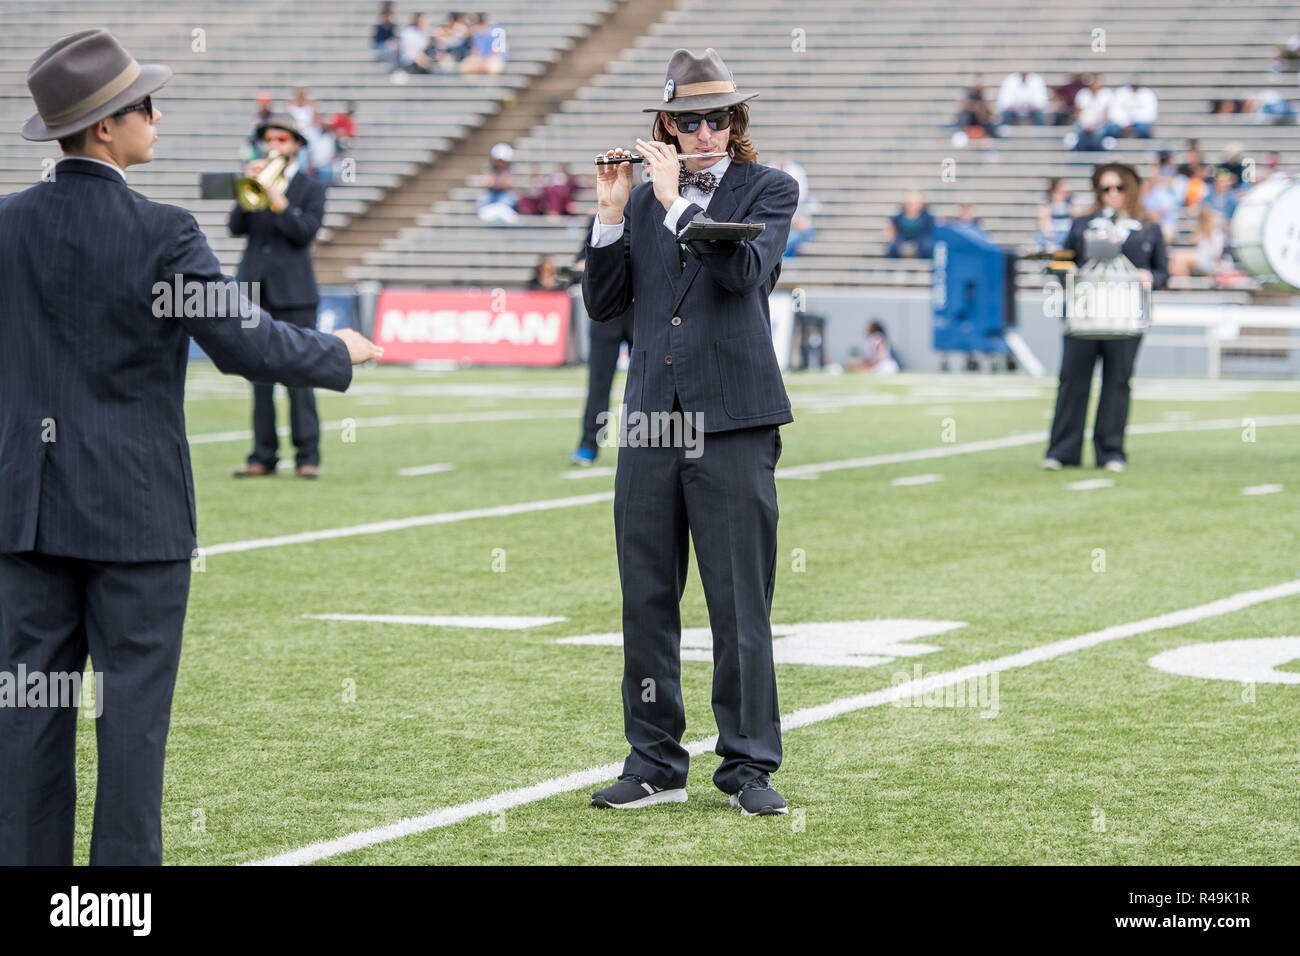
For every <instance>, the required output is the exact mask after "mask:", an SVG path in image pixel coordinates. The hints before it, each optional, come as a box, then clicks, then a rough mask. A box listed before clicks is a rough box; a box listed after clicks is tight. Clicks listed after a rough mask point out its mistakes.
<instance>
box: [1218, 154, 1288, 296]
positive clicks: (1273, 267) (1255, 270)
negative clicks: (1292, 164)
mask: <svg viewBox="0 0 1300 956" xmlns="http://www.w3.org/2000/svg"><path fill="white" fill-rule="evenodd" d="M1231 235H1232V252H1233V255H1234V256H1235V257H1236V259H1237V261H1238V262H1239V263H1241V265H1242V266H1243V267H1244V268H1245V269H1246V271H1248V272H1249V273H1250V274H1251V275H1252V276H1254V277H1255V278H1256V279H1258V280H1259V282H1260V284H1261V285H1263V286H1264V287H1265V288H1268V289H1279V290H1283V291H1288V290H1293V289H1300V183H1298V182H1296V180H1294V179H1292V178H1291V177H1290V176H1287V175H1285V174H1283V173H1275V174H1273V175H1272V176H1270V177H1269V178H1268V179H1267V180H1265V181H1264V182H1262V183H1260V184H1259V185H1258V186H1256V187H1255V188H1254V189H1252V190H1251V191H1250V192H1248V193H1246V195H1245V197H1244V198H1243V199H1242V200H1241V202H1240V203H1238V204H1237V211H1236V212H1235V213H1233V216H1232V226H1231Z"/></svg>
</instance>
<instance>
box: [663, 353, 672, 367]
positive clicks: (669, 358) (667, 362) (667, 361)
mask: <svg viewBox="0 0 1300 956" xmlns="http://www.w3.org/2000/svg"><path fill="white" fill-rule="evenodd" d="M664 364H665V365H672V364H673V357H672V356H671V355H666V356H664Z"/></svg>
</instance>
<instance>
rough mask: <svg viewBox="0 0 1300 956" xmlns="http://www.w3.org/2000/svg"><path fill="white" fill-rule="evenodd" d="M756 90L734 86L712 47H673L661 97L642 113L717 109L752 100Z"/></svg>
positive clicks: (725, 67) (720, 58)
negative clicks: (744, 90) (697, 51)
mask: <svg viewBox="0 0 1300 956" xmlns="http://www.w3.org/2000/svg"><path fill="white" fill-rule="evenodd" d="M755 96H758V94H757V93H741V92H740V91H738V90H737V89H736V81H735V80H734V79H733V78H732V75H731V71H730V70H728V69H727V64H725V63H723V62H722V57H721V56H719V55H718V51H717V50H715V49H713V47H708V48H707V49H706V50H705V51H704V56H696V55H695V54H694V53H692V52H691V51H690V50H681V49H678V50H674V51H673V55H672V57H671V58H670V59H669V60H668V73H667V76H666V77H665V82H664V98H663V100H662V101H661V102H659V103H656V104H655V105H654V106H647V107H645V108H644V109H642V110H641V112H642V113H656V112H658V111H659V110H663V111H664V112H667V113H696V112H704V111H707V110H719V109H722V108H723V107H726V106H735V105H736V104H737V103H743V102H745V100H752V99H753V98H754V97H755Z"/></svg>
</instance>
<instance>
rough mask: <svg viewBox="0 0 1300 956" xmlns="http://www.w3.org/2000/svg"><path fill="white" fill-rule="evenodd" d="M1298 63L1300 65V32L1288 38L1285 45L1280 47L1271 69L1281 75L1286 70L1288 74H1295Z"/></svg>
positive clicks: (1270, 65)
mask: <svg viewBox="0 0 1300 956" xmlns="http://www.w3.org/2000/svg"><path fill="white" fill-rule="evenodd" d="M1297 63H1300V32H1296V33H1293V34H1291V35H1290V36H1289V37H1287V39H1286V42H1285V43H1283V44H1281V45H1280V46H1278V48H1277V53H1276V55H1275V56H1274V57H1273V62H1272V63H1270V64H1269V69H1271V70H1272V71H1273V72H1274V73H1281V72H1283V71H1284V70H1285V71H1286V72H1288V73H1294V72H1295V70H1296V64H1297Z"/></svg>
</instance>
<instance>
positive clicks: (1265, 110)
mask: <svg viewBox="0 0 1300 956" xmlns="http://www.w3.org/2000/svg"><path fill="white" fill-rule="evenodd" d="M1254 107H1255V109H1254V112H1255V120H1256V122H1260V123H1272V124H1273V125H1275V126H1294V125H1295V121H1296V108H1295V104H1293V103H1292V102H1291V101H1290V100H1288V99H1286V98H1285V97H1284V96H1283V95H1282V94H1281V93H1279V92H1278V91H1277V90H1260V91H1259V94H1258V95H1257V96H1256V97H1255V101H1254Z"/></svg>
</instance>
